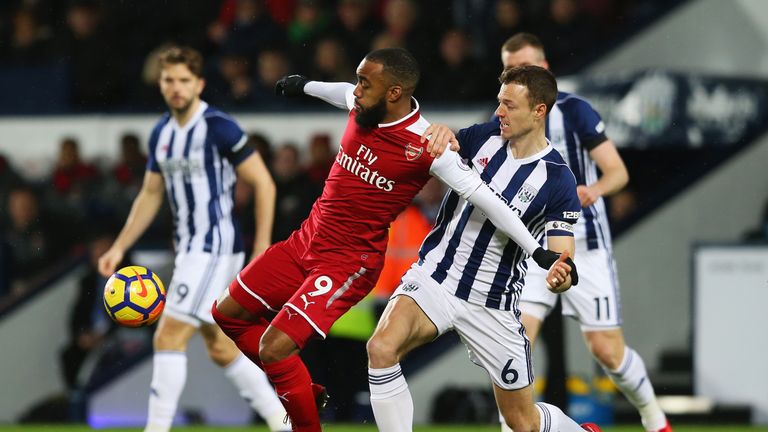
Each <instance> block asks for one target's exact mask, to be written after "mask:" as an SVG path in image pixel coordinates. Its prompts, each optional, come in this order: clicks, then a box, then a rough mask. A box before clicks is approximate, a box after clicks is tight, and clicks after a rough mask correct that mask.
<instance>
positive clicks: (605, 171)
mask: <svg viewBox="0 0 768 432" xmlns="http://www.w3.org/2000/svg"><path fill="white" fill-rule="evenodd" d="M589 157H590V158H592V160H594V161H595V164H597V167H598V168H600V172H601V173H602V175H601V176H600V179H598V181H596V182H595V183H592V184H591V185H588V186H589V188H590V189H592V192H593V193H594V194H595V195H597V197H601V196H609V195H613V194H615V193H616V192H618V191H620V190H621V189H623V188H624V186H626V185H627V182H629V172H628V171H627V167H626V165H624V161H623V160H622V159H621V156H620V155H619V152H618V151H617V150H616V146H615V145H614V144H613V141H611V140H605V141H604V142H603V143H601V144H599V145H598V146H597V147H595V148H593V149H592V150H590V152H589Z"/></svg>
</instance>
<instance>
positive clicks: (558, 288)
mask: <svg viewBox="0 0 768 432" xmlns="http://www.w3.org/2000/svg"><path fill="white" fill-rule="evenodd" d="M569 255H570V254H569V252H568V251H564V252H563V253H561V254H560V256H559V257H558V258H557V261H555V264H554V265H552V268H550V269H549V272H547V288H549V290H550V291H552V292H553V293H555V294H560V293H562V292H565V291H567V290H568V288H570V287H571V285H572V282H571V278H569V277H568V276H569V275H570V274H571V270H572V267H571V266H570V265H569V264H568V263H567V262H566V261H570V259H569V258H568V256H569ZM571 262H573V261H571ZM573 268H575V267H573Z"/></svg>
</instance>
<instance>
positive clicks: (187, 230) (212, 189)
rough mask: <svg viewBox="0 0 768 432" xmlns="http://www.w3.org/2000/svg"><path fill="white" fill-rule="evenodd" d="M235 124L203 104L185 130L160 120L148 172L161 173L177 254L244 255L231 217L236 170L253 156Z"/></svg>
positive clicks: (152, 140) (171, 121)
mask: <svg viewBox="0 0 768 432" xmlns="http://www.w3.org/2000/svg"><path fill="white" fill-rule="evenodd" d="M246 141H247V136H246V135H245V133H244V132H243V130H242V129H241V128H240V126H238V124H237V123H236V122H235V120H234V119H233V118H232V117H230V116H228V115H226V114H224V113H223V112H221V111H219V110H218V109H216V108H213V107H209V106H208V104H206V103H205V102H202V101H201V103H200V107H199V108H198V110H197V112H196V113H195V114H194V116H193V117H192V119H190V121H188V122H187V124H186V125H184V127H180V126H179V124H178V123H177V122H176V120H175V119H174V118H173V117H172V116H171V115H170V114H169V113H166V114H165V115H163V116H162V117H161V118H160V120H159V121H158V122H157V124H156V125H155V128H154V129H153V130H152V135H151V136H150V139H149V158H148V162H147V169H149V170H150V171H153V172H158V173H162V175H163V179H164V181H165V189H166V191H167V193H168V199H169V200H170V204H171V211H172V213H173V222H174V227H175V233H174V234H175V246H176V252H177V253H180V252H189V251H193V252H209V253H213V254H216V255H223V254H232V253H238V252H242V251H243V243H242V238H241V236H240V227H239V224H238V222H237V221H236V220H235V217H234V215H233V212H232V210H233V208H234V184H235V167H236V166H237V164H239V163H240V162H242V161H243V160H245V158H246V157H248V156H249V155H250V154H251V153H252V152H253V151H252V150H249V149H247V148H245V143H246Z"/></svg>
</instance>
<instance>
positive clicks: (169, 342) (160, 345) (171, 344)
mask: <svg viewBox="0 0 768 432" xmlns="http://www.w3.org/2000/svg"><path fill="white" fill-rule="evenodd" d="M152 345H153V347H154V348H155V351H184V350H186V348H187V345H186V341H185V340H183V338H181V337H180V336H179V335H178V334H177V333H176V332H174V331H170V330H168V329H165V328H163V327H160V328H158V329H157V330H156V331H155V334H154V336H152Z"/></svg>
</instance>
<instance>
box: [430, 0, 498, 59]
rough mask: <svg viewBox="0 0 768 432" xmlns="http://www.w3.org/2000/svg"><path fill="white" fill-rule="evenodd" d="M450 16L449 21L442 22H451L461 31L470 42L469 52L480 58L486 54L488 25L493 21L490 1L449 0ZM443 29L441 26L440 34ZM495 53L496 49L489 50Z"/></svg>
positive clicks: (492, 4)
mask: <svg viewBox="0 0 768 432" xmlns="http://www.w3.org/2000/svg"><path fill="white" fill-rule="evenodd" d="M450 4H451V9H452V12H453V14H452V16H451V17H450V20H445V21H444V22H452V23H453V25H454V26H455V27H456V28H458V29H461V30H462V31H463V32H464V33H465V34H466V35H467V36H468V40H470V41H471V42H472V46H471V47H470V51H471V52H472V53H473V54H474V55H476V56H482V55H485V54H486V50H487V49H490V47H487V43H486V37H487V33H488V30H489V23H491V22H492V21H493V15H494V12H495V9H496V8H495V6H496V5H495V4H494V2H493V1H492V0H491V1H477V0H451V2H450ZM444 29H445V26H443V27H442V28H441V29H440V33H442V31H443V30H444ZM490 52H493V53H495V52H496V48H493V49H492V50H490Z"/></svg>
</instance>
